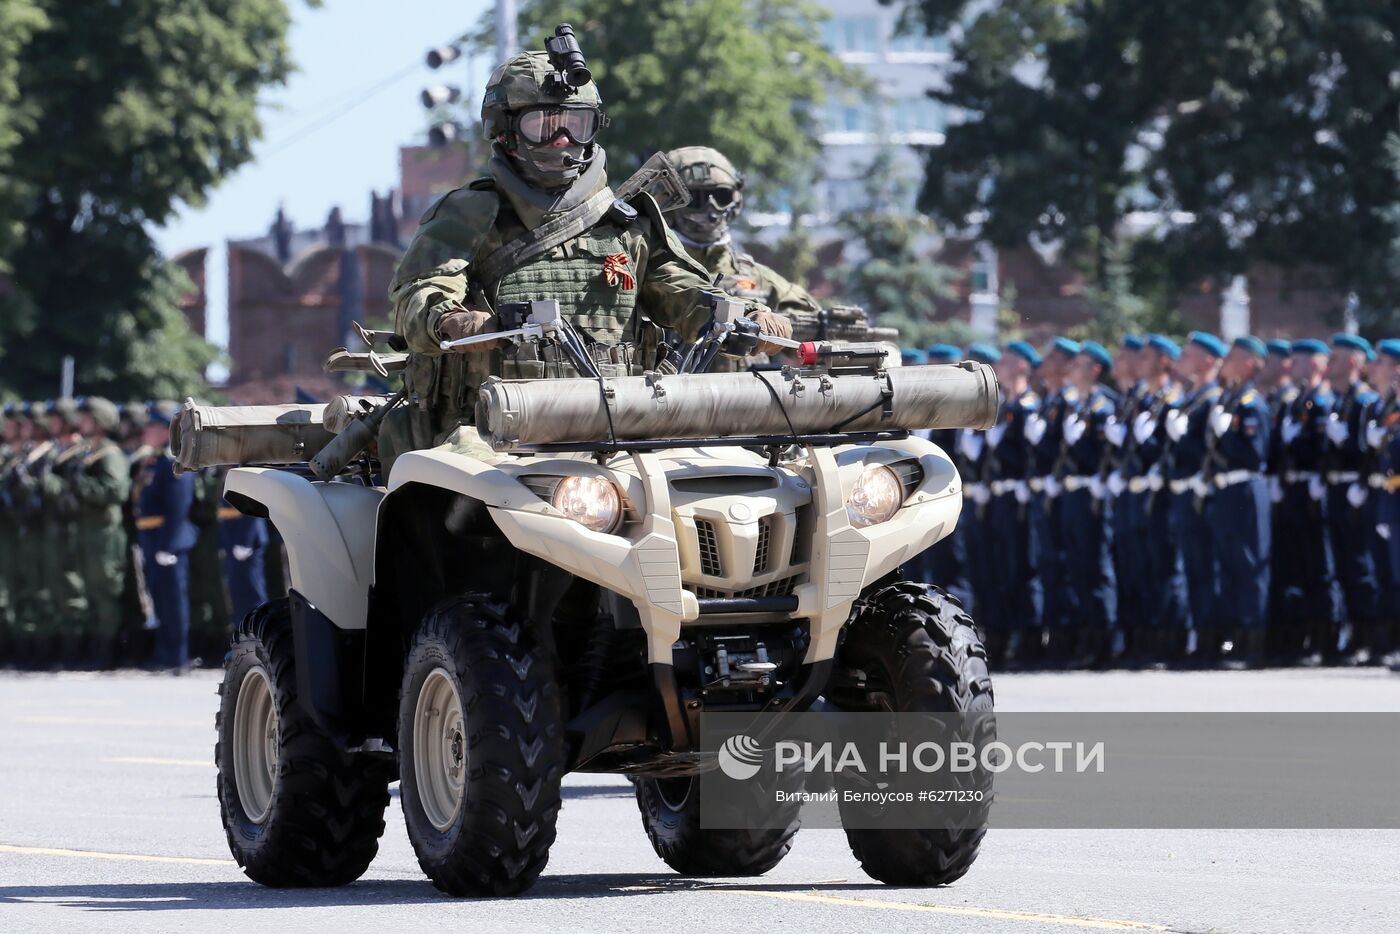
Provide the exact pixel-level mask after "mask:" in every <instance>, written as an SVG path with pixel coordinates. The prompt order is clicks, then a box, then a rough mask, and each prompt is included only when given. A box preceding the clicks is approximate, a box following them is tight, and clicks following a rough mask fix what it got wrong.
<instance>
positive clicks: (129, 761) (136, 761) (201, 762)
mask: <svg viewBox="0 0 1400 934" xmlns="http://www.w3.org/2000/svg"><path fill="white" fill-rule="evenodd" d="M98 761H99V762H118V763H121V764H123V765H190V766H200V767H201V768H208V769H212V768H213V767H214V763H213V762H211V761H209V760H208V759H156V758H154V757H151V756H110V757H108V758H105V759H99V760H98Z"/></svg>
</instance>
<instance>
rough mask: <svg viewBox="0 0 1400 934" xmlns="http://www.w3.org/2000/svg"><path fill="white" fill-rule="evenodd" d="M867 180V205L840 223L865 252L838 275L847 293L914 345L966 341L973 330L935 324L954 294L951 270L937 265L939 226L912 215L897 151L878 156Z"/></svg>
mask: <svg viewBox="0 0 1400 934" xmlns="http://www.w3.org/2000/svg"><path fill="white" fill-rule="evenodd" d="M865 179H866V182H865V197H864V199H862V203H863V206H862V207H861V208H859V209H857V210H854V211H850V212H847V213H846V214H843V215H842V216H841V217H840V218H839V219H838V221H837V226H839V227H840V228H841V230H842V231H844V232H845V233H847V234H848V235H849V237H850V239H849V240H848V248H850V247H853V248H854V250H853V252H856V253H857V254H859V255H858V257H857V258H856V259H854V260H853V261H851V262H848V263H846V264H845V265H844V266H842V267H841V268H840V269H839V270H838V271H837V282H838V289H839V292H840V294H841V296H842V297H843V298H845V299H846V300H848V301H853V302H855V303H856V304H858V305H861V306H863V307H864V308H865V309H866V311H868V312H869V313H870V315H871V317H872V318H873V319H874V320H875V322H876V323H878V324H879V325H880V326H881V327H892V328H897V329H898V330H899V334H900V339H901V341H902V342H903V343H905V344H907V345H908V346H911V347H921V346H923V345H925V344H927V343H930V342H932V341H934V340H939V339H942V340H953V339H956V340H958V341H959V342H961V341H963V340H965V339H966V338H967V337H968V336H970V328H969V327H968V326H966V325H962V324H961V322H959V323H958V325H961V328H959V327H958V326H955V325H952V324H950V323H949V322H947V321H938V320H936V319H935V316H934V312H935V308H936V304H937V301H938V299H940V298H946V297H948V296H949V295H950V294H951V292H950V280H951V279H952V275H953V272H952V270H951V269H950V268H949V267H947V266H944V265H942V264H940V263H936V262H934V261H933V258H932V253H933V249H932V247H933V243H934V239H935V229H934V227H933V224H932V223H931V222H930V221H929V219H928V218H927V217H925V216H924V215H922V214H920V213H918V212H916V211H911V210H909V207H908V204H909V201H910V200H911V195H912V191H911V190H910V189H911V187H912V185H911V183H910V182H909V181H908V180H906V179H905V178H904V177H903V176H902V175H901V174H900V173H899V172H898V171H896V169H895V160H894V154H893V153H892V152H891V151H889V150H882V151H880V152H879V153H878V154H877V155H876V157H875V159H874V160H873V161H872V162H871V164H870V168H869V169H867V170H866V172H865ZM950 329H951V330H950ZM964 329H965V330H966V331H967V333H966V334H964V333H963V330H964ZM955 332H956V333H955Z"/></svg>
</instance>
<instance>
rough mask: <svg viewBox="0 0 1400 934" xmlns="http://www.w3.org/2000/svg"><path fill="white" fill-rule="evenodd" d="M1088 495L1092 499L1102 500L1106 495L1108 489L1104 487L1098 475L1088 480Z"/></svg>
mask: <svg viewBox="0 0 1400 934" xmlns="http://www.w3.org/2000/svg"><path fill="white" fill-rule="evenodd" d="M1089 495H1090V496H1092V497H1093V498H1094V499H1103V498H1104V497H1105V496H1107V495H1108V488H1107V487H1106V486H1104V482H1103V480H1102V479H1101V478H1100V477H1099V475H1098V474H1094V475H1093V476H1092V477H1090V478H1089Z"/></svg>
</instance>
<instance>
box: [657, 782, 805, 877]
mask: <svg viewBox="0 0 1400 934" xmlns="http://www.w3.org/2000/svg"><path fill="white" fill-rule="evenodd" d="M633 781H634V782H635V784H636V791H637V809H638V810H639V811H641V812H642V826H643V827H645V828H646V832H647V839H649V840H650V841H651V846H652V849H654V850H656V855H657V856H660V857H661V858H662V860H664V861H665V863H666V865H668V866H670V867H671V868H672V869H674V870H675V871H676V872H679V873H680V874H682V875H686V876H701V877H708V876H761V875H763V874H764V873H765V872H767V871H768V870H770V869H772V868H773V867H774V866H776V865H778V863H779V862H780V861H781V860H782V858H783V857H784V856H786V855H787V853H788V850H790V849H792V838H793V837H794V836H795V835H796V834H797V831H798V828H799V827H801V824H802V821H801V814H800V810H799V807H798V805H796V804H792V805H774V804H772V797H771V795H770V794H765V793H762V792H760V791H759V790H758V789H763V788H766V786H765V785H764V783H763V782H761V781H757V780H755V781H754V782H752V783H751V784H752V786H753V788H754V789H755V791H754V797H755V801H754V802H753V806H754V807H766V808H769V809H772V808H774V807H777V808H779V809H780V811H779V813H778V815H777V816H778V818H779V819H778V820H777V821H775V823H779V824H781V825H782V826H779V827H770V828H766V829H730V828H707V827H701V826H700V780H699V778H697V777H694V776H689V777H682V778H637V779H634V780H633Z"/></svg>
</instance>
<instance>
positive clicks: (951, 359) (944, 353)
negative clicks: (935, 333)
mask: <svg viewBox="0 0 1400 934" xmlns="http://www.w3.org/2000/svg"><path fill="white" fill-rule="evenodd" d="M962 358H963V352H962V348H961V347H958V346H956V345H954V344H933V345H931V346H930V347H929V348H928V359H929V362H930V363H957V362H958V361H959V360H961V359H962Z"/></svg>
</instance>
